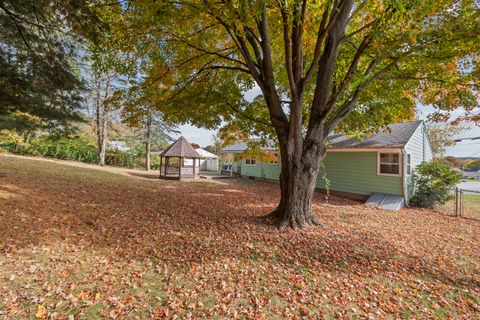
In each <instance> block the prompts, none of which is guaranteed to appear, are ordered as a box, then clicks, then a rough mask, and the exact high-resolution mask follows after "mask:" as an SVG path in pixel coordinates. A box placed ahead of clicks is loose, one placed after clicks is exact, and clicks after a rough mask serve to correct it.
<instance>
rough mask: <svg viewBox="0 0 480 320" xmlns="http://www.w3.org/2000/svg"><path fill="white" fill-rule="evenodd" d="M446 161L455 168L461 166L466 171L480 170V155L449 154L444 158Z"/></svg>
mask: <svg viewBox="0 0 480 320" xmlns="http://www.w3.org/2000/svg"><path fill="white" fill-rule="evenodd" d="M442 161H444V162H445V163H447V164H449V165H450V166H452V167H454V168H461V169H463V170H465V171H478V170H480V158H479V157H452V156H448V157H445V158H443V159H442Z"/></svg>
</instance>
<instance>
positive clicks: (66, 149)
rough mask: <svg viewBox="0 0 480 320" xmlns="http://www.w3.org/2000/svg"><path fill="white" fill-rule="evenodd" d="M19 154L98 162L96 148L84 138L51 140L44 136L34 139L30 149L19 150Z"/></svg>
mask: <svg viewBox="0 0 480 320" xmlns="http://www.w3.org/2000/svg"><path fill="white" fill-rule="evenodd" d="M18 153H23V154H31V155H42V156H47V157H53V158H57V159H66V160H74V161H82V162H97V161H98V156H97V148H96V146H95V145H93V144H92V143H91V142H90V141H89V140H88V139H86V138H84V137H74V138H68V137H60V138H57V139H51V138H50V137H48V136H43V137H39V138H35V139H33V140H32V142H31V143H30V145H29V146H28V147H26V148H25V149H22V150H18Z"/></svg>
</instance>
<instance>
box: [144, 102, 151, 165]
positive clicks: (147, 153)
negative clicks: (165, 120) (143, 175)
mask: <svg viewBox="0 0 480 320" xmlns="http://www.w3.org/2000/svg"><path fill="white" fill-rule="evenodd" d="M151 139H152V112H151V111H149V112H148V114H147V123H146V133H145V169H146V170H147V171H150V147H151Z"/></svg>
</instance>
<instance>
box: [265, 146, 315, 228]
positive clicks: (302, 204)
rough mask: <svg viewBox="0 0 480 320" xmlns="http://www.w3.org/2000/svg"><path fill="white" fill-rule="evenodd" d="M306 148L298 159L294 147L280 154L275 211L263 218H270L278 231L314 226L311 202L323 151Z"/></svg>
mask: <svg viewBox="0 0 480 320" xmlns="http://www.w3.org/2000/svg"><path fill="white" fill-rule="evenodd" d="M305 145H306V147H307V148H306V149H304V151H303V152H302V151H301V153H302V154H303V156H301V157H299V156H298V154H296V153H297V152H295V148H293V149H291V151H288V149H289V148H288V147H284V148H283V149H284V150H287V151H283V152H282V151H281V159H282V168H281V172H280V201H279V204H278V206H277V208H276V209H275V210H274V211H273V212H271V213H270V214H269V215H267V216H266V217H268V218H273V219H274V220H276V222H277V223H278V228H279V229H280V230H283V229H285V228H286V227H288V226H290V227H291V228H292V229H294V230H296V229H299V228H300V229H301V228H306V227H308V226H313V225H318V221H317V219H316V218H315V216H314V214H313V212H312V200H313V196H314V193H315V186H316V181H317V176H318V171H319V167H320V163H321V161H323V159H324V157H325V148H321V149H317V148H316V147H315V146H312V145H310V146H309V145H308V144H305Z"/></svg>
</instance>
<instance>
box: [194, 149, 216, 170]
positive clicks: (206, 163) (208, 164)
mask: <svg viewBox="0 0 480 320" xmlns="http://www.w3.org/2000/svg"><path fill="white" fill-rule="evenodd" d="M195 151H197V153H198V154H199V155H200V170H203V171H217V170H218V157H217V156H216V155H215V154H213V153H211V152H208V151H207V150H205V149H202V148H197V149H195Z"/></svg>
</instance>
